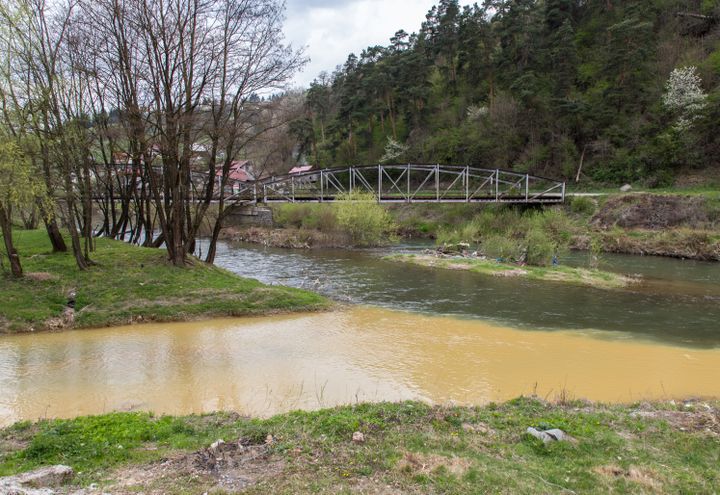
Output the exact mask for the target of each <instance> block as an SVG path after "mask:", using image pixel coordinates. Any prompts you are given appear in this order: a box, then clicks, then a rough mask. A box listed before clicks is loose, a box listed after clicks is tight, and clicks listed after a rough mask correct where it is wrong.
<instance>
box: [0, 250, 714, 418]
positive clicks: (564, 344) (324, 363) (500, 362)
mask: <svg viewBox="0 0 720 495" xmlns="http://www.w3.org/2000/svg"><path fill="white" fill-rule="evenodd" d="M425 247H426V246H424V245H422V244H407V245H403V246H400V247H398V248H395V249H398V250H407V251H412V250H418V249H424V248H425ZM384 253H385V251H384V250H358V251H343V250H317V251H288V250H279V249H270V248H262V247H257V246H248V245H229V244H226V243H222V244H221V246H220V250H219V254H218V259H217V263H218V264H219V265H221V266H224V267H226V268H228V269H230V270H232V271H235V272H237V273H239V274H241V275H244V276H251V277H254V278H258V279H259V280H261V281H263V282H266V283H273V284H276V283H282V284H285V285H291V286H296V287H304V288H308V289H314V290H318V291H320V292H323V293H325V294H328V295H330V296H331V297H334V298H336V299H338V300H341V301H347V302H350V303H353V304H348V305H347V306H345V307H343V308H341V309H339V310H336V311H332V312H328V313H318V314H300V315H285V316H272V317H258V318H235V319H217V320H209V321H198V322H185V323H171V324H146V325H134V326H128V327H117V328H106V329H96V330H76V331H68V332H63V333H55V334H53V333H44V334H27V335H15V336H6V337H0V425H7V424H10V423H12V422H14V421H17V420H21V419H37V418H41V417H69V416H75V415H79V414H94V413H102V412H108V411H111V410H153V411H156V412H158V413H173V414H183V413H193V412H194V413H200V412H208V411H213V410H218V409H229V410H236V411H239V412H241V413H245V414H253V415H262V416H266V415H270V414H275V413H278V412H283V411H287V410H291V409H297V408H305V409H311V408H319V407H327V406H332V405H336V404H344V403H353V402H356V401H378V400H402V399H418V400H427V401H433V402H447V401H453V402H457V403H467V404H479V403H486V402H488V401H500V400H506V399H509V398H512V397H516V396H518V395H520V394H532V393H535V394H537V395H540V396H543V397H548V398H555V397H558V396H569V397H577V398H581V397H582V398H588V399H592V400H600V401H610V402H615V401H623V402H627V401H635V400H640V399H669V398H680V397H687V396H716V397H717V396H720V380H718V379H717V378H718V377H720V328H719V324H718V322H720V304H719V303H720V265H718V264H711V263H700V262H691V261H681V260H672V259H666V258H655V257H652V258H651V257H636V256H606V257H605V258H604V261H603V262H604V264H605V268H606V269H611V270H618V271H622V272H630V273H638V274H642V275H643V282H642V283H641V284H639V285H638V286H636V287H633V288H632V290H624V291H603V290H596V289H590V288H583V287H577V286H569V285H563V284H557V283H541V282H530V281H527V280H522V279H507V278H492V277H484V276H481V275H478V274H473V273H469V272H456V271H440V270H438V271H435V270H432V269H428V268H423V267H416V266H408V265H397V264H394V263H392V262H388V261H384V260H382V259H381V255H382V254H384ZM561 261H562V262H564V263H568V264H582V263H584V262H585V258H584V255H582V254H572V255H569V256H568V257H566V258H563V259H562V260H561Z"/></svg>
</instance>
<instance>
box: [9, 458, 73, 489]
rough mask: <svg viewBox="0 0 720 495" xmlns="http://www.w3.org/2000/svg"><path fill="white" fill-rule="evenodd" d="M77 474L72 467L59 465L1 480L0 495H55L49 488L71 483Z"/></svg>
mask: <svg viewBox="0 0 720 495" xmlns="http://www.w3.org/2000/svg"><path fill="white" fill-rule="evenodd" d="M74 474H75V473H74V472H73V469H72V468H71V467H70V466H64V465H62V464H57V465H55V466H46V467H42V468H39V469H35V470H34V471H28V472H27V473H22V474H18V475H15V476H5V477H2V478H0V493H3V494H6V495H53V494H54V493H55V492H54V490H51V489H50V488H49V487H57V486H60V485H62V484H63V483H65V482H67V481H69V480H70V479H71V478H72V477H73V475H74Z"/></svg>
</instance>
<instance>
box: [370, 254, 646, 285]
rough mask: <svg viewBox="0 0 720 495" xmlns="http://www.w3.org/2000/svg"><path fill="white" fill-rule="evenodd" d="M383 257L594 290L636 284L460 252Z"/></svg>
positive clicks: (585, 271)
mask: <svg viewBox="0 0 720 495" xmlns="http://www.w3.org/2000/svg"><path fill="white" fill-rule="evenodd" d="M383 259H385V260H388V261H397V262H399V263H411V264H413V265H419V266H426V267H429V268H441V269H444V270H465V271H472V272H475V273H481V274H483V275H489V276H493V277H520V278H527V279H531V280H542V281H545V282H560V283H569V284H578V285H584V286H588V287H595V288H597V289H622V288H624V287H628V286H630V285H632V284H635V283H638V281H639V280H638V279H637V278H633V277H629V276H626V275H622V274H619V273H612V272H605V271H601V270H591V269H587V268H575V267H569V266H553V267H544V266H531V265H520V264H516V263H503V262H499V261H496V260H493V259H488V258H479V257H468V256H460V255H443V254H441V253H431V254H393V255H389V256H385V257H384V258H383Z"/></svg>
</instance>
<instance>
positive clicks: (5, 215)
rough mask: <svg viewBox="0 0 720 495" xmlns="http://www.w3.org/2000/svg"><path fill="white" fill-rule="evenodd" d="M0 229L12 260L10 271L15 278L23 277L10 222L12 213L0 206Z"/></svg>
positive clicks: (9, 257)
mask: <svg viewBox="0 0 720 495" xmlns="http://www.w3.org/2000/svg"><path fill="white" fill-rule="evenodd" d="M0 227H2V235H3V240H4V241H5V250H6V251H7V255H8V259H9V260H10V271H11V272H12V275H13V277H15V278H20V277H22V274H23V272H22V266H21V265H20V256H18V254H17V250H15V246H13V241H12V224H11V220H10V212H9V211H5V208H3V207H2V206H1V205H0Z"/></svg>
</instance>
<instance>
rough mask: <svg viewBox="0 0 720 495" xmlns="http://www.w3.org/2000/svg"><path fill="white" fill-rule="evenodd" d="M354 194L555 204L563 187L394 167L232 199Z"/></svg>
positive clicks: (269, 184) (308, 176) (265, 184)
mask: <svg viewBox="0 0 720 495" xmlns="http://www.w3.org/2000/svg"><path fill="white" fill-rule="evenodd" d="M353 192H365V193H370V194H372V195H374V196H375V197H376V198H377V199H378V201H379V202H383V203H392V202H398V203H400V202H402V203H414V202H512V203H555V202H562V201H564V199H565V183H564V182H562V181H557V180H553V179H548V178H544V177H537V176H533V175H530V174H522V173H518V172H512V171H508V170H502V169H483V168H477V167H469V166H457V165H427V164H402V165H401V164H395V165H364V166H351V167H343V168H333V169H320V170H312V171H309V172H303V173H299V174H293V175H286V176H282V177H271V178H268V179H264V180H261V181H257V182H254V183H249V184H247V185H246V186H245V187H244V188H243V189H241V190H240V191H239V192H238V193H237V194H235V195H234V196H233V197H232V198H231V199H236V200H243V201H253V202H264V203H268V202H303V201H315V202H325V201H334V200H335V199H336V198H338V197H340V196H342V195H345V194H348V193H353Z"/></svg>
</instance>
